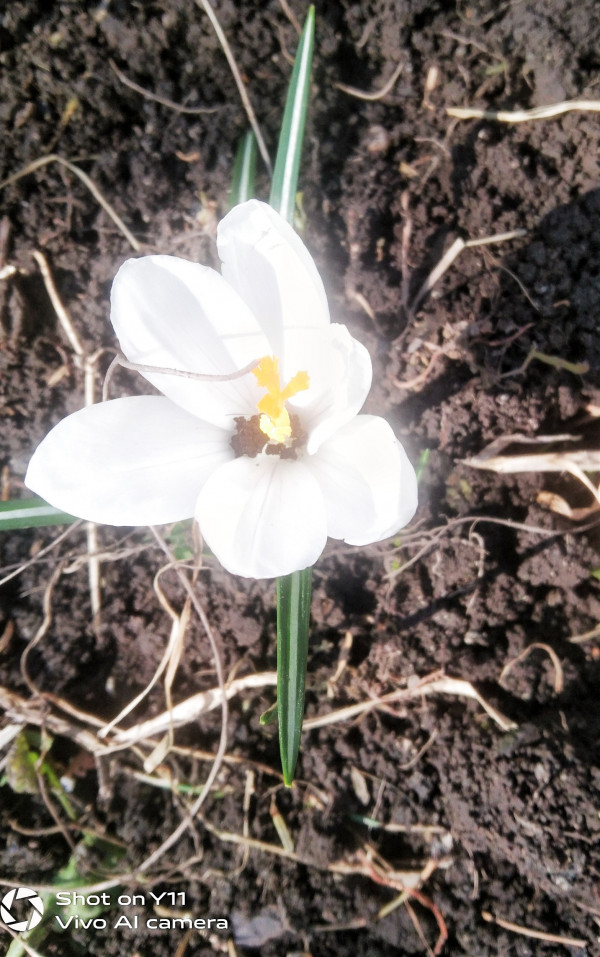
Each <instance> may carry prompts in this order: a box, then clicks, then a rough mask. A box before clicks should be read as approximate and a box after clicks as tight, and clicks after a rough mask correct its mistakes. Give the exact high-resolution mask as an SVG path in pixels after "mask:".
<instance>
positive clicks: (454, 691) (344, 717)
mask: <svg viewBox="0 0 600 957" xmlns="http://www.w3.org/2000/svg"><path fill="white" fill-rule="evenodd" d="M428 694H449V695H457V696H459V697H466V698H473V699H474V700H475V701H477V702H478V703H479V704H480V705H481V707H482V708H483V709H484V711H486V712H487V714H488V715H489V716H490V718H492V719H493V720H494V721H495V722H496V724H498V725H499V726H500V727H501V728H502V730H503V731H510V730H512V729H514V728H516V725H515V723H514V722H513V721H511V720H510V719H509V718H506V717H505V716H504V715H503V714H501V713H500V712H499V711H497V710H496V709H495V708H493V707H492V705H490V704H489V703H488V702H487V701H486V700H485V699H484V698H482V696H481V695H480V694H479V692H478V691H477V690H476V689H475V688H474V687H473V685H472V684H471V683H470V681H465V680H464V679H462V678H450V677H448V676H447V675H440V674H439V672H435V673H434V674H433V675H429V676H427V677H426V678H422V679H421V680H419V681H417V682H416V683H415V684H414V685H413V686H412V687H410V688H402V689H399V690H398V691H390V692H389V693H388V694H385V695H381V696H380V697H379V698H372V699H370V700H369V701H361V702H360V703H359V704H353V705H348V707H346V708H339V709H338V710H336V711H330V712H329V713H328V714H324V715H318V716H317V717H314V718H307V719H306V720H305V721H304V724H303V726H302V730H303V731H311V730H312V729H314V728H322V727H325V726H326V725H329V724H337V723H338V722H340V721H348V720H350V719H351V718H355V717H357V716H358V715H361V714H365V713H366V712H368V711H373V710H376V709H377V708H378V707H381V706H383V705H387V704H390V703H392V702H395V701H406V700H409V699H411V698H418V697H420V696H421V695H428Z"/></svg>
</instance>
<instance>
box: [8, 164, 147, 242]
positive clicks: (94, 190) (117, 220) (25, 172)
mask: <svg viewBox="0 0 600 957" xmlns="http://www.w3.org/2000/svg"><path fill="white" fill-rule="evenodd" d="M49 163H58V164H59V165H60V166H64V167H65V168H66V169H68V170H70V171H71V173H74V174H75V176H77V177H79V179H80V180H81V182H82V183H83V184H84V185H85V186H87V188H88V189H89V191H90V193H91V194H92V196H93V197H94V199H95V200H96V202H97V203H99V204H100V206H102V209H103V210H104V211H105V212H106V213H108V215H109V216H110V218H111V219H112V221H113V223H114V224H115V226H116V227H117V229H119V230H120V232H122V233H123V235H124V236H125V239H126V240H127V242H128V243H129V245H130V246H131V247H132V248H133V249H135V250H136V252H139V250H140V249H141V245H140V243H139V242H138V241H137V239H136V238H135V236H134V235H133V234H132V233H131V232H130V231H129V230H128V229H127V226H126V225H125V223H124V222H123V220H122V219H121V217H120V216H119V215H118V213H116V212H115V210H114V209H113V207H112V206H111V205H110V203H109V202H108V200H107V199H105V198H104V196H103V195H102V193H101V192H100V190H99V189H98V187H97V186H96V184H95V183H94V181H93V180H91V179H90V177H89V176H88V175H87V173H84V172H83V170H82V169H80V168H79V167H78V166H75V164H74V163H71V162H70V161H69V160H66V159H64V157H62V156H59V155H58V153H51V154H50V155H49V156H41V157H40V158H39V159H36V160H34V161H33V162H32V163H28V164H27V166H25V167H23V169H21V170H19V171H18V172H16V173H13V174H12V176H8V177H7V178H6V179H5V180H2V182H1V183H0V189H4V187H5V186H11V185H12V184H13V183H16V182H17V180H19V179H22V178H23V176H29V174H30V173H35V171H36V170H38V169H41V168H42V167H43V166H48V164H49Z"/></svg>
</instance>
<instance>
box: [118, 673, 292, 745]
mask: <svg viewBox="0 0 600 957" xmlns="http://www.w3.org/2000/svg"><path fill="white" fill-rule="evenodd" d="M276 685H277V674H276V673H275V672H274V671H272V672H265V673H262V674H253V675H246V676H245V677H244V678H236V679H235V680H234V681H231V682H230V683H229V684H227V685H225V686H224V688H223V689H221V688H210V689H209V690H208V691H200V692H199V693H198V694H195V695H193V696H192V697H191V698H187V699H186V700H185V701H182V702H181V703H180V704H176V705H175V706H174V707H173V708H172V710H171V711H165V712H163V714H159V715H157V716H156V717H155V718H150V719H149V720H148V721H143V722H142V723H141V724H138V725H135V726H134V727H133V728H128V729H127V730H124V731H116V732H115V733H114V734H113V736H112V739H111V740H112V741H113V743H115V744H117V745H119V746H120V747H121V746H123V745H131V744H135V743H136V742H138V741H143V740H145V739H147V738H153V737H156V735H158V734H164V733H165V731H168V729H169V728H170V727H172V728H180V727H182V726H183V725H186V724H190V722H192V721H195V720H197V718H199V717H200V715H202V714H206V713H207V712H208V711H213V710H214V708H218V707H219V706H220V705H222V703H223V700H224V699H225V700H227V701H229V700H230V699H231V698H233V697H235V695H237V694H240V692H242V691H245V690H247V689H249V688H264V687H274V686H276Z"/></svg>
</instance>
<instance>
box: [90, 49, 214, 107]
mask: <svg viewBox="0 0 600 957" xmlns="http://www.w3.org/2000/svg"><path fill="white" fill-rule="evenodd" d="M108 62H109V64H110V67H111V69H112V70H113V71H114V72H115V73H116V75H117V76H118V78H119V80H120V81H121V83H122V84H123V85H124V86H128V87H129V89H130V90H134V91H135V92H136V93H139V94H140V95H141V96H143V97H145V99H147V100H153V101H154V102H155V103H160V104H161V106H166V107H167V108H168V109H169V110H174V111H175V112H176V113H190V114H199V113H217V112H218V110H219V107H218V106H182V105H181V104H180V103H174V102H173V100H169V99H167V97H166V96H159V94H158V93H150V91H149V90H145V89H144V87H143V86H138V84H137V83H134V82H133V80H130V79H129V77H128V76H126V75H125V74H124V73H123V72H122V71H121V70H119V67H118V66H117V64H116V63H115V61H114V60H109V61H108Z"/></svg>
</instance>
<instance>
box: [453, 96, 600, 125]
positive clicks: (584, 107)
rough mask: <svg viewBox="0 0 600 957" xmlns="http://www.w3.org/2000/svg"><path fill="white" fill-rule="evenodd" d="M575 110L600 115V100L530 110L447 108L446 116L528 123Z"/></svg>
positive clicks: (573, 101) (573, 102)
mask: <svg viewBox="0 0 600 957" xmlns="http://www.w3.org/2000/svg"><path fill="white" fill-rule="evenodd" d="M572 110H577V111H579V112H584V113H600V100H563V101H562V102H561V103H552V104H549V105H548V106H535V107H533V109H531V110H478V109H476V108H472V107H468V106H467V107H461V106H447V107H446V114H447V115H448V116H452V117H454V118H455V119H457V120H497V121H498V122H499V123H529V122H530V121H531V120H548V119H552V118H553V117H555V116H562V115H563V114H564V113H570V112H571V111H572Z"/></svg>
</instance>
